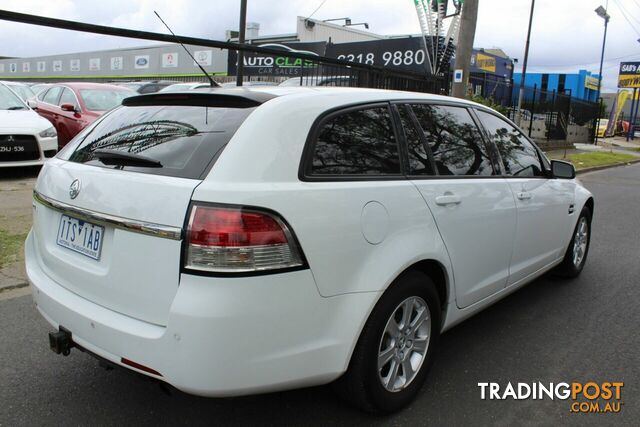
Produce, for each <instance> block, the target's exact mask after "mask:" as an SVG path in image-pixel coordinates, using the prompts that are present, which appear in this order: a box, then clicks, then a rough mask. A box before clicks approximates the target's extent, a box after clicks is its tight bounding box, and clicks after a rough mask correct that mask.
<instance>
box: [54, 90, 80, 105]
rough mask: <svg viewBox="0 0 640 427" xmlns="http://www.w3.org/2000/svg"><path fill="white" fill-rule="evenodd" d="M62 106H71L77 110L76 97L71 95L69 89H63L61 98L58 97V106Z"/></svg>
mask: <svg viewBox="0 0 640 427" xmlns="http://www.w3.org/2000/svg"><path fill="white" fill-rule="evenodd" d="M62 104H72V105H73V106H74V107H76V109H77V108H78V103H77V102H76V96H75V95H74V94H73V92H72V91H71V89H69V88H64V90H63V91H62V96H60V101H58V105H62Z"/></svg>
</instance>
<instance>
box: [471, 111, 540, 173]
mask: <svg viewBox="0 0 640 427" xmlns="http://www.w3.org/2000/svg"><path fill="white" fill-rule="evenodd" d="M478 117H479V118H480V121H481V122H482V125H483V126H484V128H485V129H486V130H487V132H488V133H489V134H490V136H491V139H493V142H494V143H495V144H496V147H497V148H498V152H499V153H500V157H502V163H503V165H504V169H505V175H513V176H524V177H526V176H543V175H544V173H543V171H542V167H541V165H540V159H539V157H538V153H537V151H536V149H535V148H534V147H533V145H531V143H530V142H529V141H528V140H527V139H526V138H525V137H524V136H523V135H522V134H521V133H520V131H518V130H517V129H516V128H514V127H513V126H511V125H510V124H509V123H508V122H506V121H504V120H503V119H501V118H500V117H498V116H496V115H493V114H490V113H485V112H484V111H478Z"/></svg>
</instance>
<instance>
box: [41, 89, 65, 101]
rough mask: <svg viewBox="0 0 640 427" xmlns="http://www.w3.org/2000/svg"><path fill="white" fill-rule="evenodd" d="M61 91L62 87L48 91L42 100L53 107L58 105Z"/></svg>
mask: <svg viewBox="0 0 640 427" xmlns="http://www.w3.org/2000/svg"><path fill="white" fill-rule="evenodd" d="M61 91H62V87H61V86H54V87H52V88H51V89H49V90H48V91H47V93H46V94H45V95H44V98H43V99H42V100H43V101H44V102H46V103H48V104H51V105H58V97H59V96H60V92H61Z"/></svg>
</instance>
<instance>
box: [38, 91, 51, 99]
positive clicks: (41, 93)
mask: <svg viewBox="0 0 640 427" xmlns="http://www.w3.org/2000/svg"><path fill="white" fill-rule="evenodd" d="M47 92H49V90H48V89H44V90H43V91H41V92H40V93H39V94H38V96H37V97H36V98H38V100H40V101H44V97H45V95H46V94H47Z"/></svg>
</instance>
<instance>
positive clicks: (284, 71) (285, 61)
mask: <svg viewBox="0 0 640 427" xmlns="http://www.w3.org/2000/svg"><path fill="white" fill-rule="evenodd" d="M257 46H258V47H266V48H269V49H275V50H281V51H282V52H283V54H285V55H286V54H287V53H303V54H307V55H315V56H321V55H324V50H325V46H326V42H310V43H297V42H296V43H264V44H261V45H257ZM285 55H282V56H280V55H265V54H262V53H256V52H245V54H244V74H245V75H247V76H283V77H297V76H300V75H301V74H303V73H304V72H305V71H307V70H311V69H316V68H317V67H318V66H319V65H318V63H317V62H314V61H309V60H305V59H299V58H291V57H288V56H285ZM228 58H229V59H228V61H229V62H228V64H227V66H228V74H229V75H230V76H235V75H236V73H237V71H238V54H237V52H236V51H229V57H228Z"/></svg>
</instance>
